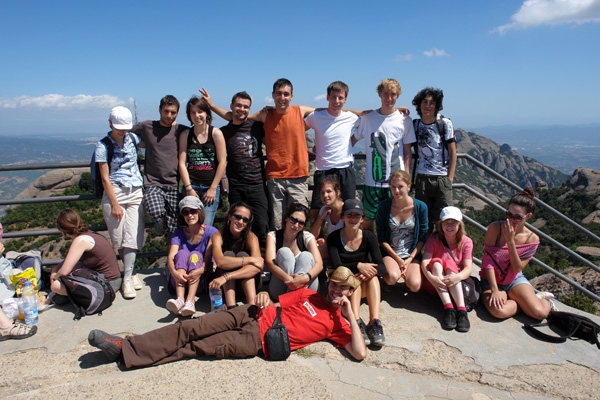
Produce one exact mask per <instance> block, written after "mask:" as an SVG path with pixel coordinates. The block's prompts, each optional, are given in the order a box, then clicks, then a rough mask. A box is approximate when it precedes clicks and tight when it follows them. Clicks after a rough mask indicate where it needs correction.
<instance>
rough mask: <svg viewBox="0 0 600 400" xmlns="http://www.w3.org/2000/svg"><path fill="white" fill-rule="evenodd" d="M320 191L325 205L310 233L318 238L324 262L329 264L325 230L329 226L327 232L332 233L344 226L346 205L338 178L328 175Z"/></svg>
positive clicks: (320, 186) (322, 182)
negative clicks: (343, 212) (343, 215)
mask: <svg viewBox="0 0 600 400" xmlns="http://www.w3.org/2000/svg"><path fill="white" fill-rule="evenodd" d="M319 193H320V194H321V201H322V202H323V207H321V210H320V211H319V215H318V216H317V219H316V220H315V221H314V222H313V224H312V226H311V227H310V233H312V234H313V236H314V237H316V238H317V245H318V246H319V252H320V253H321V259H323V264H325V265H329V256H328V255H327V243H326V241H325V238H324V233H325V232H324V231H325V227H327V234H330V233H331V232H333V231H337V230H338V229H341V228H342V227H343V226H344V220H343V219H342V206H343V205H344V202H343V201H342V188H341V186H340V183H339V182H338V181H337V179H335V178H332V177H327V178H324V179H323V180H322V181H321V184H320V185H319Z"/></svg>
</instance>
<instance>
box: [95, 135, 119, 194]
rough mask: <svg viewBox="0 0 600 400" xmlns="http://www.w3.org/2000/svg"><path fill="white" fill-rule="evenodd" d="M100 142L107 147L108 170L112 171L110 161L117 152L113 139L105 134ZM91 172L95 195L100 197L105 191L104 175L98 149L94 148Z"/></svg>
mask: <svg viewBox="0 0 600 400" xmlns="http://www.w3.org/2000/svg"><path fill="white" fill-rule="evenodd" d="M100 143H102V144H104V147H106V162H107V164H108V171H109V173H110V162H111V161H112V159H113V155H114V154H115V149H114V148H113V144H112V141H111V140H110V137H108V136H104V137H103V138H102V140H100ZM90 174H91V175H92V187H93V188H94V196H96V198H98V199H99V198H101V197H102V194H103V193H104V186H103V185H102V177H101V176H100V167H99V166H98V163H97V162H96V150H94V153H92V160H91V161H90Z"/></svg>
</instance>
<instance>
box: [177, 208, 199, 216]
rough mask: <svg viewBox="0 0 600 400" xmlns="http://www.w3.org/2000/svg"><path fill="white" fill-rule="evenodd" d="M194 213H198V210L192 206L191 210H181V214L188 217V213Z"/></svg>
mask: <svg viewBox="0 0 600 400" xmlns="http://www.w3.org/2000/svg"><path fill="white" fill-rule="evenodd" d="M194 214H198V210H196V209H193V208H192V209H189V210H183V211H181V215H183V216H184V217H187V216H188V215H194Z"/></svg>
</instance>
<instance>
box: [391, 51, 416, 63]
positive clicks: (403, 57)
mask: <svg viewBox="0 0 600 400" xmlns="http://www.w3.org/2000/svg"><path fill="white" fill-rule="evenodd" d="M412 59H413V55H412V54H410V53H409V54H398V55H397V56H396V57H394V62H403V61H411V60H412Z"/></svg>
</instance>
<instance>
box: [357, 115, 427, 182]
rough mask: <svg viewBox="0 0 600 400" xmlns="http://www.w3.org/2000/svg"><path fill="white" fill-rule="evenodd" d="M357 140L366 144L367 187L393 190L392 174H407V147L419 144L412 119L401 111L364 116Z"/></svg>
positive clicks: (359, 126)
mask: <svg viewBox="0 0 600 400" xmlns="http://www.w3.org/2000/svg"><path fill="white" fill-rule="evenodd" d="M354 137H355V138H356V140H361V139H364V140H365V154H366V158H367V167H366V169H365V185H367V186H373V187H389V184H388V182H387V181H388V179H389V177H390V175H391V173H392V172H394V171H396V170H398V169H401V170H404V145H405V144H409V143H414V142H415V141H416V139H415V129H414V128H413V123H412V119H411V118H410V117H407V116H405V115H404V114H402V113H401V112H399V111H398V110H396V111H394V112H393V113H391V114H389V115H383V114H380V113H379V111H371V112H370V113H368V114H367V115H363V116H362V117H360V120H359V124H358V126H357V128H356V129H355V132H354Z"/></svg>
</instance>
